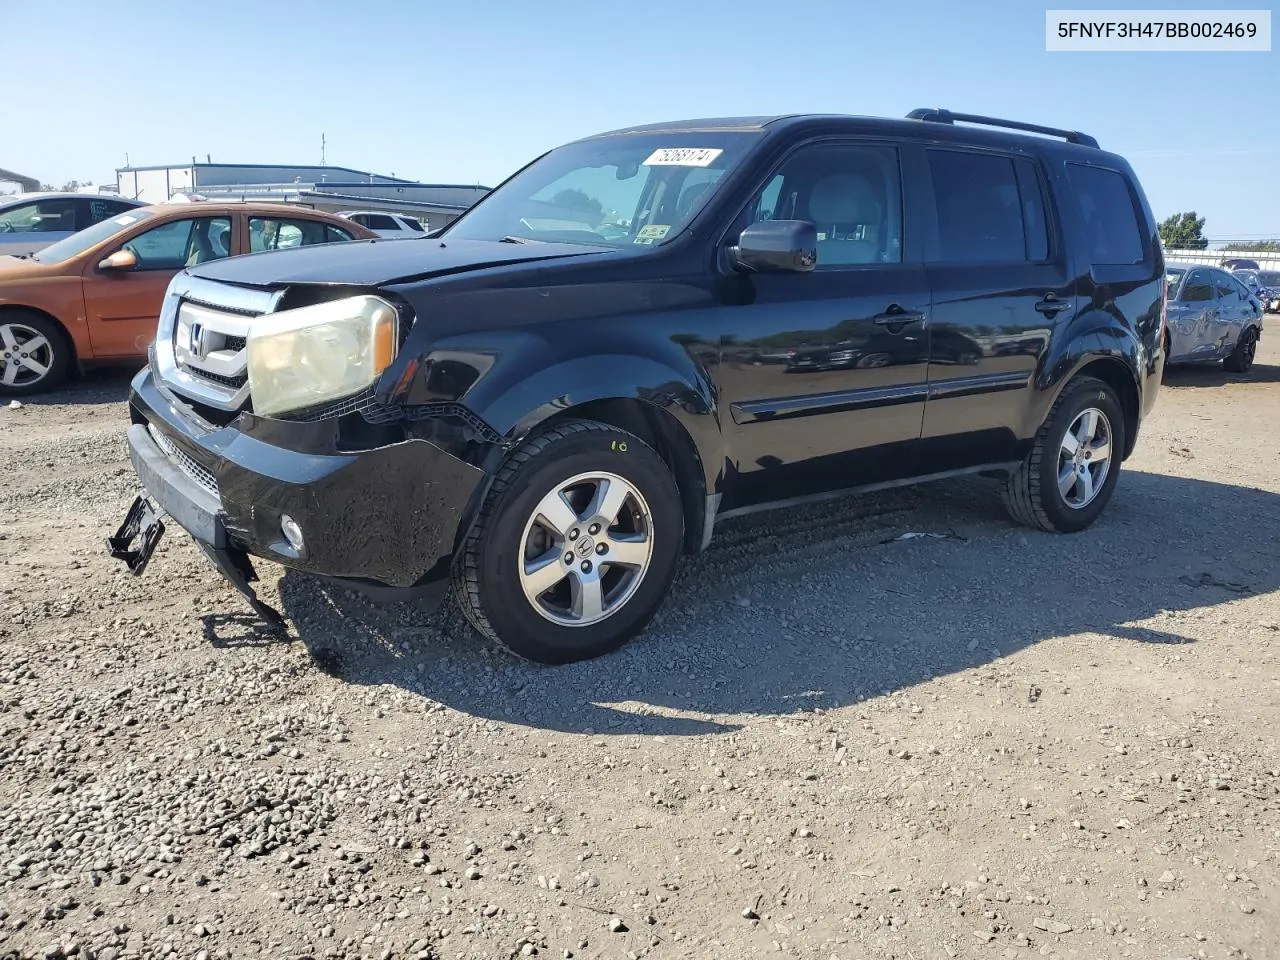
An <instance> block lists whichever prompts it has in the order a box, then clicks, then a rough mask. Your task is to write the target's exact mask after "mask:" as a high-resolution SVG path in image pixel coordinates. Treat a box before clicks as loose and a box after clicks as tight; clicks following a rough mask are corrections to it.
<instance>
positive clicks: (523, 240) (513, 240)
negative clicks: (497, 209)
mask: <svg viewBox="0 0 1280 960" xmlns="http://www.w3.org/2000/svg"><path fill="white" fill-rule="evenodd" d="M498 242H499V243H542V241H541V240H534V239H533V238H532V237H517V236H514V235H512V234H508V235H507V236H505V237H503V238H502V239H501V240H499V241H498Z"/></svg>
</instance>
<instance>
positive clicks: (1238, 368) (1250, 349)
mask: <svg viewBox="0 0 1280 960" xmlns="http://www.w3.org/2000/svg"><path fill="white" fill-rule="evenodd" d="M1257 352H1258V329H1257V328H1256V327H1249V328H1248V329H1247V330H1245V331H1244V333H1242V334H1240V339H1239V340H1237V341H1236V348H1235V349H1234V350H1232V351H1231V353H1230V355H1228V356H1226V357H1224V358H1223V360H1222V369H1224V370H1227V371H1229V372H1230V373H1248V372H1249V370H1250V368H1251V367H1252V366H1253V358H1254V356H1255V355H1256V354H1257Z"/></svg>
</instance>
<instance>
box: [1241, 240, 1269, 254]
mask: <svg viewBox="0 0 1280 960" xmlns="http://www.w3.org/2000/svg"><path fill="white" fill-rule="evenodd" d="M1231 249H1232V250H1248V251H1250V252H1252V253H1280V240H1254V241H1252V242H1251V243H1233V244H1231Z"/></svg>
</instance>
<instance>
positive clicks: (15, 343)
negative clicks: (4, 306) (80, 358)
mask: <svg viewBox="0 0 1280 960" xmlns="http://www.w3.org/2000/svg"><path fill="white" fill-rule="evenodd" d="M69 361H70V350H69V349H68V348H67V341H66V339H65V338H64V337H63V335H62V330H61V328H60V327H58V325H57V324H56V323H52V322H50V321H49V320H47V319H46V318H45V317H42V316H40V315H39V314H37V313H31V312H28V311H10V312H8V313H5V314H4V315H0V397H2V396H10V397H21V396H26V395H27V394H32V393H39V392H41V391H42V390H52V389H53V388H54V387H56V386H58V385H59V384H60V383H62V381H63V380H65V379H66V375H67V366H68V363H69Z"/></svg>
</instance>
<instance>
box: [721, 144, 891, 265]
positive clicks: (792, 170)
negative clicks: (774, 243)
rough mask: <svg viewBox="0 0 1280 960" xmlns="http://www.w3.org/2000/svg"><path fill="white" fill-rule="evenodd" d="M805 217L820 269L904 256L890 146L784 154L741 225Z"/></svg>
mask: <svg viewBox="0 0 1280 960" xmlns="http://www.w3.org/2000/svg"><path fill="white" fill-rule="evenodd" d="M757 220H808V221H810V222H811V223H812V224H813V225H814V228H815V229H816V231H817V234H818V269H819V270H821V269H822V268H823V267H832V266H834V267H841V266H851V265H856V264H867V263H899V262H900V261H901V260H902V191H901V189H900V188H899V174H898V152H897V151H896V150H894V149H893V148H891V147H880V146H860V145H852V144H850V145H847V146H839V145H824V146H816V147H805V148H802V149H801V150H799V151H797V152H796V153H794V154H792V155H791V156H790V157H788V158H787V159H786V160H785V161H784V162H783V165H782V168H781V170H779V171H778V173H776V174H775V175H774V176H772V177H771V178H770V179H769V182H768V183H767V184H766V185H765V186H764V188H763V189H762V190H761V191H760V192H759V193H758V194H757V195H756V197H755V199H754V200H753V201H752V203H751V205H750V206H749V207H748V215H747V219H746V221H745V222H744V223H743V226H746V225H747V224H749V223H754V222H755V221H757Z"/></svg>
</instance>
